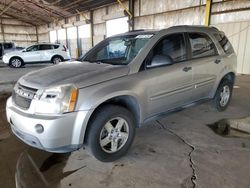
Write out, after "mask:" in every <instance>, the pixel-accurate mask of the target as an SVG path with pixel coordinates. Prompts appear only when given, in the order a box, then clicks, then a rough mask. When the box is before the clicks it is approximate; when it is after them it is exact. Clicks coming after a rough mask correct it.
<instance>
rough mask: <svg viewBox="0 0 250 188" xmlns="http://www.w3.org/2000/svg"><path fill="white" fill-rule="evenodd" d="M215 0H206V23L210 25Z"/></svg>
mask: <svg viewBox="0 0 250 188" xmlns="http://www.w3.org/2000/svg"><path fill="white" fill-rule="evenodd" d="M212 3H213V0H206V11H205V25H206V26H209V25H210V19H211V10H212Z"/></svg>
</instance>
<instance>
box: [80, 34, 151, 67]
mask: <svg viewBox="0 0 250 188" xmlns="http://www.w3.org/2000/svg"><path fill="white" fill-rule="evenodd" d="M152 37H153V34H141V35H127V36H119V37H113V38H108V39H106V40H104V41H103V42H101V43H100V44H99V45H97V46H96V47H95V48H93V49H92V50H90V52H89V53H88V54H87V55H86V56H85V57H84V58H83V59H82V60H83V61H89V62H97V63H107V64H112V65H127V64H129V63H130V62H131V61H132V60H133V59H134V58H135V57H136V55H137V54H138V53H139V52H140V50H141V49H142V48H143V47H144V46H145V44H146V43H147V42H148V41H149V40H150V38H152Z"/></svg>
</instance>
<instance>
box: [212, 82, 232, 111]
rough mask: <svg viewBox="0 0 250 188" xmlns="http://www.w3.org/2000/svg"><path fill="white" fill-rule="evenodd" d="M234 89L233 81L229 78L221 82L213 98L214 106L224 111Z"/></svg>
mask: <svg viewBox="0 0 250 188" xmlns="http://www.w3.org/2000/svg"><path fill="white" fill-rule="evenodd" d="M232 91H233V83H232V82H230V81H229V80H223V81H222V82H221V83H220V85H219V87H218V89H217V91H216V94H215V97H214V100H213V103H214V106H215V108H216V109H217V110H218V111H224V110H226V109H227V107H228V105H229V103H230V100H231V97H232Z"/></svg>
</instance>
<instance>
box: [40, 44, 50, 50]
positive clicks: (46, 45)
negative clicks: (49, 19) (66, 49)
mask: <svg viewBox="0 0 250 188" xmlns="http://www.w3.org/2000/svg"><path fill="white" fill-rule="evenodd" d="M51 49H52V46H51V45H48V44H42V45H40V50H51Z"/></svg>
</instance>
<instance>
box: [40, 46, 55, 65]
mask: <svg viewBox="0 0 250 188" xmlns="http://www.w3.org/2000/svg"><path fill="white" fill-rule="evenodd" d="M39 52H40V55H41V61H42V62H49V61H51V58H52V55H53V53H54V45H50V44H41V45H40V48H39Z"/></svg>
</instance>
